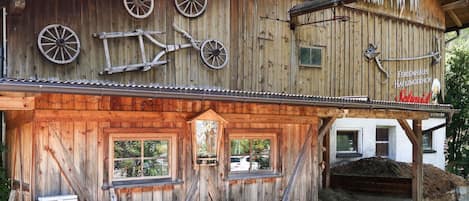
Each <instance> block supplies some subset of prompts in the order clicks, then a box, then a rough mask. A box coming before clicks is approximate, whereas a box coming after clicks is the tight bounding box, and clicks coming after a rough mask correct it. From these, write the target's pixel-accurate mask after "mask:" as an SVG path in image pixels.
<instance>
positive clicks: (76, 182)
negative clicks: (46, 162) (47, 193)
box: [45, 132, 93, 201]
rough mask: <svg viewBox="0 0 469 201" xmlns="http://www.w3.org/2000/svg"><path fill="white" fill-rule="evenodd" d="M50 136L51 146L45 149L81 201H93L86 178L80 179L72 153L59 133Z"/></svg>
mask: <svg viewBox="0 0 469 201" xmlns="http://www.w3.org/2000/svg"><path fill="white" fill-rule="evenodd" d="M49 135H50V139H49V146H46V147H45V148H46V150H47V151H48V152H49V153H50V155H51V156H52V158H53V159H54V160H55V162H56V163H57V165H58V167H59V169H60V171H61V172H62V175H63V176H64V177H65V179H66V180H67V182H68V184H69V185H70V187H71V188H72V189H73V191H74V192H75V193H76V194H77V195H78V198H79V199H80V200H82V201H93V200H92V199H91V193H90V192H89V190H88V189H87V188H86V186H85V182H84V181H83V178H84V177H80V174H79V172H78V170H77V168H76V167H75V165H73V161H72V157H70V156H72V153H70V151H68V150H67V149H66V148H65V146H64V144H63V143H62V140H61V139H60V136H59V134H58V133H57V132H54V133H51V134H49Z"/></svg>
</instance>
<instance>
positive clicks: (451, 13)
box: [448, 10, 462, 27]
mask: <svg viewBox="0 0 469 201" xmlns="http://www.w3.org/2000/svg"><path fill="white" fill-rule="evenodd" d="M448 15H449V17H451V19H452V20H453V22H454V23H455V24H456V26H458V27H462V22H461V20H460V19H459V17H458V15H456V13H455V12H454V11H453V10H449V11H448Z"/></svg>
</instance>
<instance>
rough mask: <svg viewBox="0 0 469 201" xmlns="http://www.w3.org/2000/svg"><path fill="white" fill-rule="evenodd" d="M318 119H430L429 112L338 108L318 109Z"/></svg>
mask: <svg viewBox="0 0 469 201" xmlns="http://www.w3.org/2000/svg"><path fill="white" fill-rule="evenodd" d="M317 115H318V117H320V118H326V117H337V118H377V119H419V120H425V119H429V118H430V113H429V112H420V111H409V110H391V109H339V108H328V107H320V108H318V113H317Z"/></svg>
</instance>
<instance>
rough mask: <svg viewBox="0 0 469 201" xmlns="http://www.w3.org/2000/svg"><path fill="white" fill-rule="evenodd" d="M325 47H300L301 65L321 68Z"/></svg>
mask: <svg viewBox="0 0 469 201" xmlns="http://www.w3.org/2000/svg"><path fill="white" fill-rule="evenodd" d="M323 49H324V48H323V47H319V46H309V47H308V46H300V50H299V64H300V66H305V67H321V65H322V60H323V53H322V52H323Z"/></svg>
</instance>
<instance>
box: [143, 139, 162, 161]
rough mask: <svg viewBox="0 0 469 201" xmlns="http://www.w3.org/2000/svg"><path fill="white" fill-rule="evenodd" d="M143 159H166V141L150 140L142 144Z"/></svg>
mask: <svg viewBox="0 0 469 201" xmlns="http://www.w3.org/2000/svg"><path fill="white" fill-rule="evenodd" d="M143 144H144V146H143V151H144V153H145V157H158V158H159V157H168V141H167V140H150V141H145V142H143Z"/></svg>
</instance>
